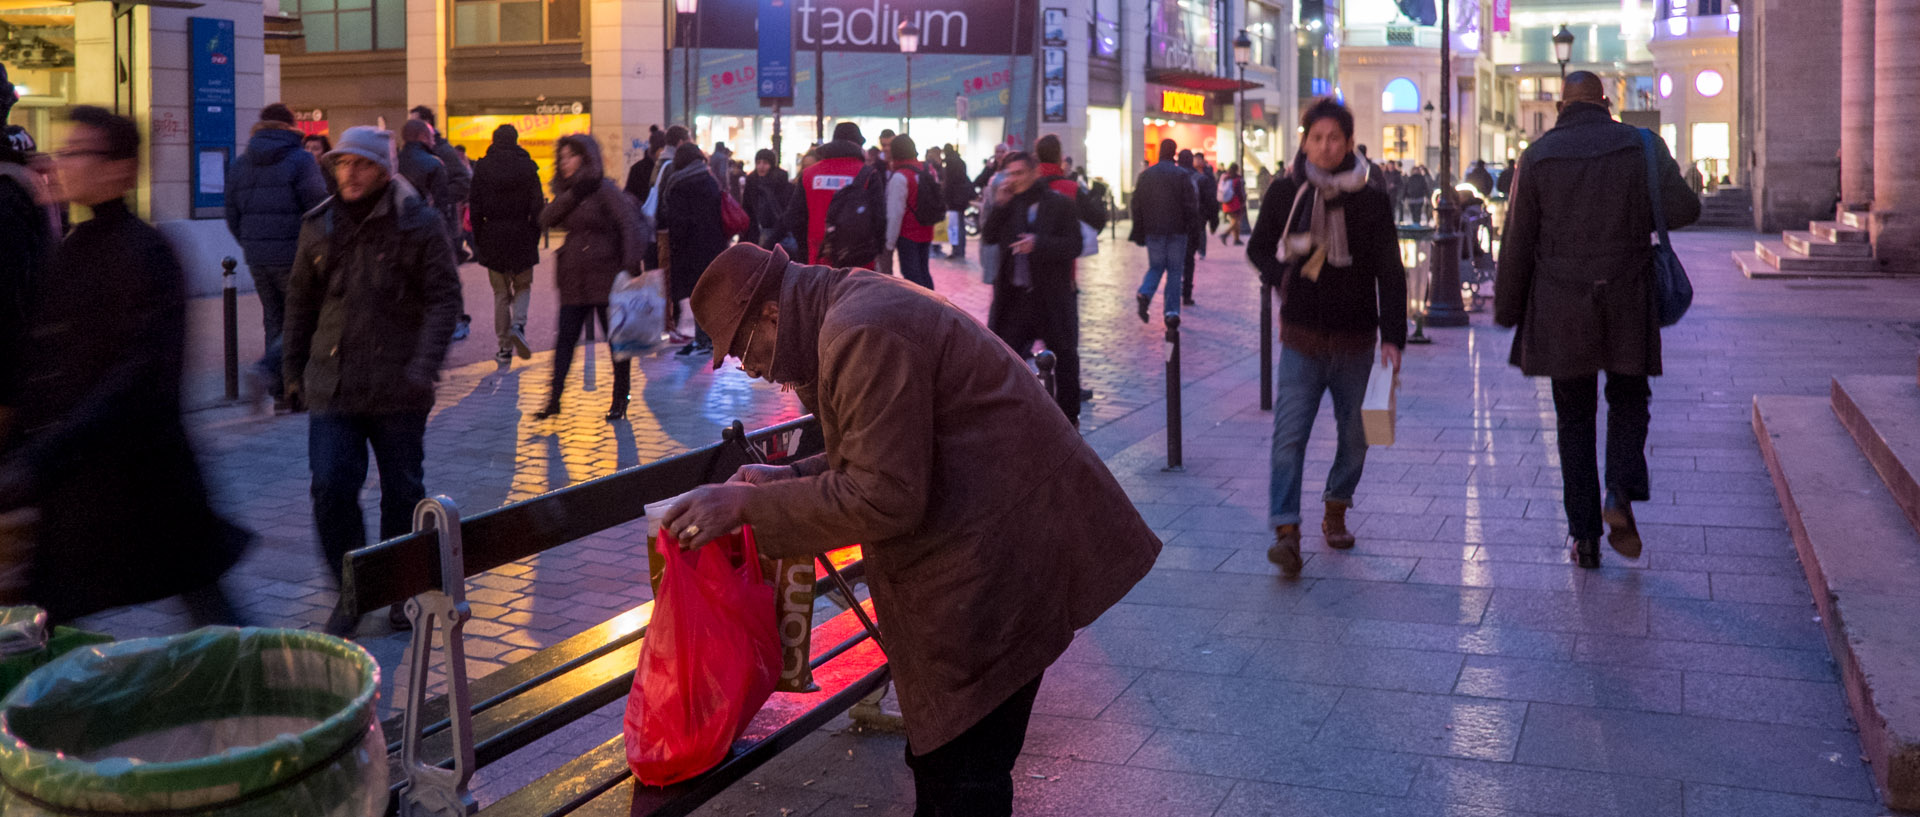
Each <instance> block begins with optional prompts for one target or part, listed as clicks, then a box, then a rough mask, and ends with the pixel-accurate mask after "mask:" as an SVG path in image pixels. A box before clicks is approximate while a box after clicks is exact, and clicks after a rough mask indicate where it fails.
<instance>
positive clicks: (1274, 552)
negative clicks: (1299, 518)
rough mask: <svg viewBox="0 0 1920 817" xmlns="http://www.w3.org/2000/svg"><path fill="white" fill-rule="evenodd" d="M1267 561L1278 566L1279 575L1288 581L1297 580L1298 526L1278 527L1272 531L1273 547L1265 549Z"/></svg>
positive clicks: (1299, 562)
mask: <svg viewBox="0 0 1920 817" xmlns="http://www.w3.org/2000/svg"><path fill="white" fill-rule="evenodd" d="M1267 561H1269V562H1272V563H1274V564H1277V565H1279V566H1280V573H1281V575H1284V576H1286V577H1287V578H1289V579H1294V578H1299V576H1300V567H1301V565H1303V564H1305V563H1304V562H1302V561H1301V560H1300V526H1299V525H1280V526H1278V527H1275V528H1274V529H1273V547H1270V548H1267Z"/></svg>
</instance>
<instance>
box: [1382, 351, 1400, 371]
mask: <svg viewBox="0 0 1920 817" xmlns="http://www.w3.org/2000/svg"><path fill="white" fill-rule="evenodd" d="M1380 362H1381V363H1385V364H1387V365H1389V366H1392V367H1393V373H1394V374H1399V373H1400V347H1398V346H1395V345H1393V344H1391V343H1383V344H1380Z"/></svg>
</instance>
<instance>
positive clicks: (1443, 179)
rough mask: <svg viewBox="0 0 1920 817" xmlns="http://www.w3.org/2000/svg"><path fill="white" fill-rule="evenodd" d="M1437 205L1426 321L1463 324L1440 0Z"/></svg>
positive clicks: (1447, 7) (1449, 11)
mask: <svg viewBox="0 0 1920 817" xmlns="http://www.w3.org/2000/svg"><path fill="white" fill-rule="evenodd" d="M1439 187H1440V205H1439V206H1438V207H1435V208H1434V215H1435V216H1436V217H1437V218H1438V225H1437V229H1436V230H1435V232H1434V236H1433V254H1432V255H1431V256H1430V258H1431V259H1432V260H1431V269H1432V270H1433V276H1432V277H1431V278H1430V279H1429V281H1430V284H1429V286H1428V287H1427V295H1428V297H1429V299H1430V300H1429V301H1428V303H1427V325H1428V326H1432V327H1445V326H1466V325H1467V307H1466V304H1465V303H1463V302H1462V301H1461V298H1460V225H1459V224H1458V223H1456V222H1457V220H1458V218H1459V215H1460V210H1459V208H1457V207H1455V206H1454V200H1453V4H1452V0H1440V178H1439Z"/></svg>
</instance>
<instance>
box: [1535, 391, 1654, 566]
mask: <svg viewBox="0 0 1920 817" xmlns="http://www.w3.org/2000/svg"><path fill="white" fill-rule="evenodd" d="M1651 395H1652V391H1651V390H1650V389H1649V388H1648V386H1647V378H1646V377H1645V376H1644V375H1618V374H1611V373H1609V374H1608V375H1607V483H1606V485H1607V490H1608V491H1610V492H1612V493H1615V494H1618V495H1620V496H1621V497H1622V498H1624V499H1626V500H1627V501H1629V502H1645V501H1647V498H1648V491H1649V488H1648V484H1647V455H1646V447H1647V421H1648V420H1649V419H1650V416H1649V415H1648V413H1647V398H1648V397H1649V396H1651ZM1599 403H1600V394H1599V383H1598V376H1597V375H1589V376H1587V377H1556V378H1554V379H1553V411H1554V415H1555V417H1556V418H1557V421H1558V422H1557V428H1558V429H1559V436H1560V479H1561V482H1562V483H1563V485H1564V487H1562V488H1561V489H1560V490H1561V495H1562V498H1563V499H1564V501H1565V502H1566V507H1567V533H1568V534H1569V535H1571V536H1573V537H1574V538H1575V539H1583V540H1587V539H1598V538H1600V534H1601V532H1602V531H1601V529H1600V463H1599V461H1598V459H1597V456H1596V454H1595V450H1594V449H1595V447H1596V445H1597V444H1598V440H1597V439H1596V437H1598V434H1597V433H1596V432H1595V431H1594V414H1595V413H1596V412H1597V411H1598V410H1599Z"/></svg>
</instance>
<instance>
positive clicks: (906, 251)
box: [894, 238, 933, 290]
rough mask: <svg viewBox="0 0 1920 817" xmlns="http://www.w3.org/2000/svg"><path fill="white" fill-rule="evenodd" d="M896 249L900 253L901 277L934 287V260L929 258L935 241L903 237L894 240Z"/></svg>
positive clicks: (928, 287) (930, 287) (927, 286)
mask: <svg viewBox="0 0 1920 817" xmlns="http://www.w3.org/2000/svg"><path fill="white" fill-rule="evenodd" d="M894 249H895V250H896V251H898V252H899V253H900V277H902V278H905V279H907V280H909V281H912V282H914V283H916V284H919V285H921V286H923V287H926V288H927V289H929V290H931V289H933V268H932V266H931V263H932V262H931V261H930V260H928V259H929V258H931V257H932V251H933V243H932V242H929V241H912V240H909V239H905V238H902V239H899V240H898V241H895V242H894Z"/></svg>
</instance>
